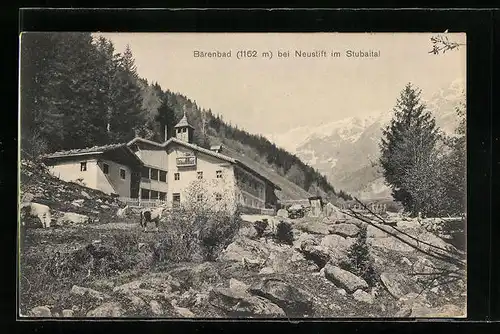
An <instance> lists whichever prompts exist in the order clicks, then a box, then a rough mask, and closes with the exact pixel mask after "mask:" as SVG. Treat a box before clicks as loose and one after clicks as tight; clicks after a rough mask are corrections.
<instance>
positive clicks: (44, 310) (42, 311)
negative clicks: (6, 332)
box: [29, 306, 52, 318]
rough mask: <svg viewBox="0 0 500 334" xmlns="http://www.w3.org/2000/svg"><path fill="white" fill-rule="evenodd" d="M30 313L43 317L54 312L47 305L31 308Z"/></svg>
mask: <svg viewBox="0 0 500 334" xmlns="http://www.w3.org/2000/svg"><path fill="white" fill-rule="evenodd" d="M29 315H30V316H31V317H36V318H42V317H51V316H52V314H51V312H50V309H49V308H48V307H47V306H37V307H34V308H32V309H31V310H30V312H29Z"/></svg>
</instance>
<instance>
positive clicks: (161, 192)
mask: <svg viewBox="0 0 500 334" xmlns="http://www.w3.org/2000/svg"><path fill="white" fill-rule="evenodd" d="M166 196H167V194H166V193H164V192H163V191H160V201H164V200H165V197H166Z"/></svg>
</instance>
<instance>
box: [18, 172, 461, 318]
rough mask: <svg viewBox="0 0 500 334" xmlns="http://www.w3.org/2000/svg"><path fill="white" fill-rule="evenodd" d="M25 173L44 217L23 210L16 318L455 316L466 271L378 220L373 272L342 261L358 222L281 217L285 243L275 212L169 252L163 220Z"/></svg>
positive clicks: (413, 225) (410, 230) (430, 240)
mask: <svg viewBox="0 0 500 334" xmlns="http://www.w3.org/2000/svg"><path fill="white" fill-rule="evenodd" d="M24 170H25V171H27V172H28V173H25V174H26V175H24V176H25V177H27V174H29V173H31V177H33V175H36V177H35V178H31V182H26V186H25V187H22V195H23V198H24V203H28V204H26V207H29V203H39V204H43V205H46V206H47V207H48V208H49V211H50V213H51V221H52V222H53V223H52V224H50V227H46V228H40V226H39V225H40V224H39V225H37V224H36V221H37V219H38V220H39V217H38V216H37V215H36V213H35V214H31V212H26V213H24V214H23V220H24V221H26V222H31V223H29V224H25V225H26V227H23V228H22V229H21V233H20V241H21V243H20V244H21V254H20V272H21V275H20V276H21V277H20V313H21V314H22V315H25V316H36V317H170V318H171V317H174V318H193V317H194V318H212V317H217V318H220V317H224V318H227V317H245V318H247V317H253V318H259V317H263V318H276V317H278V318H304V317H309V318H324V317H328V318H338V317H341V318H342V317H363V318H366V317H435V316H444V317H461V316H465V304H466V302H465V300H466V297H465V295H466V294H465V291H466V284H465V279H464V277H465V272H464V269H463V268H458V267H457V266H456V265H453V264H449V263H448V262H446V261H440V260H437V259H435V258H434V257H432V256H428V255H426V254H424V253H422V252H419V251H417V250H416V249H415V248H413V247H411V246H409V245H407V244H406V243H405V242H402V241H399V240H397V239H395V238H394V237H392V236H389V235H388V234H386V233H384V232H382V231H380V230H379V229H377V228H376V227H372V226H368V227H367V229H366V241H365V243H366V248H367V249H368V250H369V255H368V256H369V258H370V261H371V262H370V263H371V264H372V267H373V268H372V269H373V273H372V277H371V278H373V279H371V278H370V279H368V278H367V279H364V278H363V277H360V276H359V275H356V274H354V273H352V272H350V271H347V270H345V267H344V269H343V268H342V267H343V266H342V264H343V263H344V262H345V261H347V260H348V258H349V256H352V255H349V254H350V249H352V245H353V244H355V243H356V242H357V240H358V239H359V235H360V233H361V232H360V231H361V230H362V229H363V227H364V225H363V223H361V222H360V221H359V220H355V219H351V218H349V219H341V220H340V219H336V218H334V217H330V218H328V217H324V218H311V217H306V218H302V219H297V220H290V219H286V218H280V220H285V221H288V222H289V224H290V225H291V227H292V229H291V232H292V239H293V240H292V242H291V244H286V243H283V242H280V241H279V240H277V239H276V238H275V237H274V236H275V234H276V232H275V231H274V229H273V224H272V222H277V221H278V220H277V218H276V217H259V216H253V215H246V216H242V219H243V223H242V224H241V227H240V228H239V230H238V233H237V234H236V235H235V236H234V237H232V238H231V240H229V242H228V245H227V247H224V248H223V249H222V251H221V252H220V253H219V254H218V256H217V258H216V260H214V261H204V259H203V258H197V259H194V260H192V261H188V262H183V261H173V260H171V259H170V258H168V257H165V255H164V253H162V252H160V250H161V247H160V245H163V242H164V240H166V239H168V238H171V237H172V235H171V234H170V233H169V225H168V221H165V222H164V223H163V224H162V225H161V226H160V231H159V232H157V233H144V232H143V231H142V230H141V229H140V227H139V226H138V220H137V216H136V214H134V213H133V212H127V213H126V214H121V213H119V214H118V215H117V213H118V211H119V209H120V208H121V204H119V203H118V202H117V201H116V200H115V199H113V198H111V197H109V196H106V195H104V194H102V193H99V192H94V191H92V190H89V189H86V188H83V187H81V186H79V185H75V184H69V183H64V182H60V181H59V180H57V179H54V178H52V177H50V176H49V175H47V174H46V173H45V172H44V171H43V170H39V171H37V170H35V169H34V167H33V166H28V165H25V166H24ZM35 173H39V174H38V175H37V174H35ZM26 180H27V179H26ZM85 194H86V195H88V196H86V195H85ZM75 203H76V204H75ZM68 213H70V214H68ZM72 214H77V215H84V216H85V217H86V218H88V219H86V218H85V217H84V218H82V217H80V216H74V215H72ZM61 217H63V218H61ZM75 217H77V218H78V219H76V218H75ZM262 218H267V219H268V220H269V221H270V222H271V224H269V226H268V228H267V229H266V231H265V233H264V236H262V237H259V236H258V235H257V232H256V229H255V228H254V226H255V223H254V222H255V221H256V220H261V219H262ZM97 219H98V220H97ZM397 226H398V229H399V230H400V231H401V233H407V234H409V235H410V236H414V237H417V238H418V239H419V240H422V241H424V242H425V244H424V245H423V248H422V249H423V250H424V251H425V250H428V249H429V248H433V246H435V247H440V248H442V249H446V250H447V251H449V252H452V253H453V254H457V256H460V254H461V252H460V251H459V250H457V249H456V248H455V247H453V246H451V245H450V244H449V243H447V242H445V241H444V240H443V239H442V238H439V237H438V236H437V235H436V234H435V233H432V232H429V231H428V228H427V229H426V228H425V227H424V226H423V225H422V224H419V223H417V222H415V221H404V220H402V219H401V221H399V222H398V225H397ZM400 235H401V237H402V239H403V240H406V239H404V238H408V237H405V236H404V235H402V234H400ZM409 240H410V241H411V238H410V239H409ZM358 241H359V240H358ZM429 245H431V246H429ZM421 246H422V245H421ZM426 247H427V248H426ZM435 247H434V248H435ZM437 272H445V273H452V274H446V275H437V274H436V273H437ZM416 274H419V275H416ZM438 276H439V277H438ZM430 277H432V278H433V279H432V280H429V278H430ZM436 277H437V278H436ZM456 277H458V279H457V278H456ZM434 278H436V279H434ZM430 281H432V283H433V284H429V282H430ZM437 282H441V283H443V282H444V284H437Z"/></svg>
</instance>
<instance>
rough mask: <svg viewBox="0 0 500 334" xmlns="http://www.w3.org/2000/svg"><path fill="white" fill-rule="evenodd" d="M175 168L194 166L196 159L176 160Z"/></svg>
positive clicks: (181, 158)
mask: <svg viewBox="0 0 500 334" xmlns="http://www.w3.org/2000/svg"><path fill="white" fill-rule="evenodd" d="M176 163H177V167H191V166H196V157H180V158H177V159H176Z"/></svg>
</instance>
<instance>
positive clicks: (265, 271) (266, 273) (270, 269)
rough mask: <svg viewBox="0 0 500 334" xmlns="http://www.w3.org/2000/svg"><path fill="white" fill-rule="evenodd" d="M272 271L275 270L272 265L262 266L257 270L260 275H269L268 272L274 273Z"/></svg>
mask: <svg viewBox="0 0 500 334" xmlns="http://www.w3.org/2000/svg"><path fill="white" fill-rule="evenodd" d="M274 273H275V271H274V269H273V268H272V267H264V268H262V269H261V270H260V271H259V274H261V275H270V274H274Z"/></svg>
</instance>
